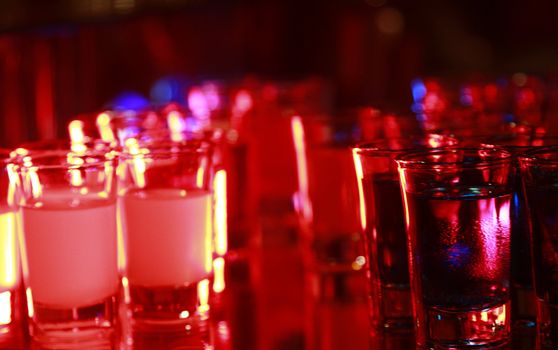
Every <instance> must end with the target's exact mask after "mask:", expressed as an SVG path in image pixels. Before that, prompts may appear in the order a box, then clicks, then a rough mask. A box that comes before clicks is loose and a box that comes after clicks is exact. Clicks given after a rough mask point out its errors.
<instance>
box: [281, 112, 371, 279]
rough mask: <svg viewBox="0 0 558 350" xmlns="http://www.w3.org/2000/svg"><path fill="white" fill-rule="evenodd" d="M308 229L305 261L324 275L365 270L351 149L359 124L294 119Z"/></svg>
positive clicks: (300, 199)
mask: <svg viewBox="0 0 558 350" xmlns="http://www.w3.org/2000/svg"><path fill="white" fill-rule="evenodd" d="M291 127H292V133H293V142H294V145H295V150H296V160H297V175H298V191H297V193H296V195H295V207H296V209H297V212H298V215H299V218H300V221H301V226H302V227H303V237H302V241H303V244H302V245H303V247H302V250H303V256H304V259H305V260H306V263H307V267H308V268H310V269H311V270H313V271H318V272H319V273H329V274H334V273H344V274H348V273H349V274H350V273H354V272H356V271H359V270H361V269H362V267H363V266H364V256H363V255H364V252H363V251H362V250H363V249H362V248H363V247H362V241H361V235H360V223H359V216H358V215H359V207H358V187H357V180H356V176H355V170H354V166H353V160H352V157H351V151H350V146H351V145H352V144H353V143H355V142H356V141H355V135H354V132H355V131H357V130H358V129H357V125H356V123H355V122H353V121H351V120H349V119H333V118H331V117H325V116H324V117H319V116H312V117H305V118H301V117H298V116H295V117H293V118H292V119H291Z"/></svg>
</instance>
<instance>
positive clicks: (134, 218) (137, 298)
mask: <svg viewBox="0 0 558 350" xmlns="http://www.w3.org/2000/svg"><path fill="white" fill-rule="evenodd" d="M132 140H134V139H132ZM211 160H212V145H211V144H210V143H208V142H205V141H194V140H192V141H182V142H178V141H177V142H158V143H155V144H151V145H149V146H145V147H144V146H142V145H141V144H138V143H137V142H135V143H134V142H133V141H132V142H128V145H127V146H126V147H125V150H124V151H123V153H122V155H121V163H120V169H119V179H120V189H119V201H120V203H119V205H120V208H121V213H122V220H121V223H122V232H123V234H124V247H125V255H126V267H125V276H124V278H123V281H124V283H123V285H124V287H125V302H126V304H127V306H128V312H129V314H130V317H131V326H132V328H134V329H144V330H146V331H150V330H158V329H166V330H173V329H175V330H184V329H186V330H187V331H188V330H192V332H194V331H197V330H199V329H200V328H199V327H197V326H198V325H201V324H202V323H203V322H202V321H204V320H206V319H207V316H208V312H209V302H208V300H209V287H210V285H211V284H210V281H211V278H212V263H213V251H214V246H213V194H212V192H211V188H210V181H211V174H210V170H211ZM194 327H195V329H194Z"/></svg>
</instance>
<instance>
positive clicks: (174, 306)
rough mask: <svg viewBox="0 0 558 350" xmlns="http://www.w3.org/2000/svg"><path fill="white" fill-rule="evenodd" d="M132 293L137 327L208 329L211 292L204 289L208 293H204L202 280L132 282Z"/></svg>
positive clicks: (147, 329)
mask: <svg viewBox="0 0 558 350" xmlns="http://www.w3.org/2000/svg"><path fill="white" fill-rule="evenodd" d="M200 283H201V282H200ZM207 286H208V288H209V286H211V284H210V283H209V282H208V283H207ZM129 293H130V300H129V302H128V310H129V313H130V316H131V327H132V329H133V330H138V331H142V332H150V331H156V332H161V331H162V332H177V331H184V330H187V331H191V332H198V331H201V332H204V328H205V326H204V324H205V321H206V320H207V319H208V317H209V304H208V298H209V294H210V293H209V289H207V290H206V291H205V292H204V291H201V293H202V294H204V293H207V294H205V295H200V288H199V287H198V283H192V284H190V285H187V286H180V287H142V286H134V285H130V289H129ZM204 300H205V301H204ZM204 304H205V305H204Z"/></svg>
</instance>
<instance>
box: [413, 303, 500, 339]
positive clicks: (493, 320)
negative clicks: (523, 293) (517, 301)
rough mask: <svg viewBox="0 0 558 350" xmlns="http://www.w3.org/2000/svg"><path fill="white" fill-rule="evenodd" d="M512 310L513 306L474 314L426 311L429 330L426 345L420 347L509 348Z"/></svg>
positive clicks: (454, 311)
mask: <svg viewBox="0 0 558 350" xmlns="http://www.w3.org/2000/svg"><path fill="white" fill-rule="evenodd" d="M509 309H510V303H509V302H507V303H504V304H499V305H495V306H493V307H490V308H485V309H481V310H470V311H458V310H444V309H440V308H436V307H430V308H428V309H427V310H426V315H425V316H426V317H425V323H424V327H425V328H426V329H424V330H423V332H424V333H426V341H425V344H419V345H421V346H422V348H425V349H455V348H464V347H466V348H475V347H487V346H489V347H497V346H500V345H503V344H507V343H508V342H509V337H510V310H509ZM419 331H420V330H419ZM424 333H423V334H424ZM419 342H420V339H419Z"/></svg>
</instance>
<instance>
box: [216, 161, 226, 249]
mask: <svg viewBox="0 0 558 350" xmlns="http://www.w3.org/2000/svg"><path fill="white" fill-rule="evenodd" d="M214 189H215V253H217V255H220V256H223V255H225V254H226V253H227V173H226V171H225V170H224V169H221V170H218V171H217V172H216V173H215V179H214Z"/></svg>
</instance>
